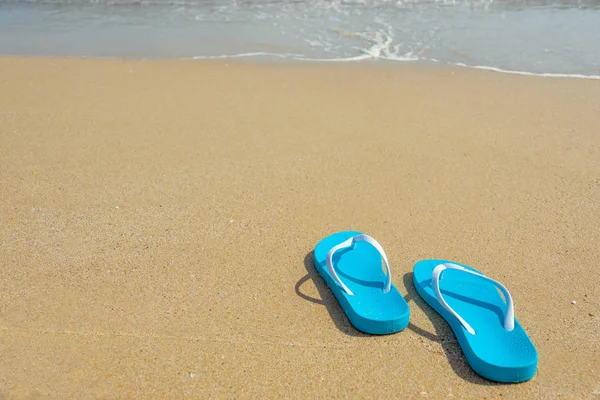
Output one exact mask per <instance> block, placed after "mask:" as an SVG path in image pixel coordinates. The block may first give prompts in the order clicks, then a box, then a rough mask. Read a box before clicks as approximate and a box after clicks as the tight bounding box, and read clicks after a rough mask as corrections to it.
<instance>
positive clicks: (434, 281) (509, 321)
mask: <svg viewBox="0 0 600 400" xmlns="http://www.w3.org/2000/svg"><path fill="white" fill-rule="evenodd" d="M446 269H455V270H458V271H462V272H466V273H468V274H472V275H476V276H478V277H480V278H482V279H485V280H487V281H489V282H491V283H493V284H494V285H496V286H497V287H498V289H500V290H501V291H502V293H503V294H504V297H505V298H506V313H505V315H504V329H506V330H507V331H509V332H510V331H512V330H513V329H515V309H514V305H513V299H512V296H511V295H510V293H509V292H508V289H506V288H505V287H504V286H503V285H502V284H501V283H500V282H498V281H495V280H493V279H491V278H488V277H487V276H485V275H482V274H479V273H477V272H475V271H471V270H470V269H467V268H465V267H462V266H460V265H456V264H451V263H446V264H440V265H438V266H437V267H435V268H434V270H433V273H432V275H431V285H432V287H433V292H434V293H435V297H436V298H437V300H438V301H439V302H440V304H441V305H442V307H444V308H445V309H446V311H448V312H449V313H450V314H452V315H454V317H456V319H457V320H458V321H459V322H460V323H461V325H462V326H463V327H464V328H465V329H466V330H467V332H469V333H470V334H471V335H475V334H476V333H475V330H474V329H473V328H472V327H471V325H469V323H468V322H467V321H465V320H464V318H463V317H461V316H460V315H459V314H458V313H457V312H456V311H454V310H453V309H452V307H450V306H449V305H448V303H446V300H444V298H443V297H442V292H441V291H440V276H441V275H442V272H444V271H445V270H446Z"/></svg>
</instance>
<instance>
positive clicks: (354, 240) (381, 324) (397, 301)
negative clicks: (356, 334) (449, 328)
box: [314, 231, 410, 335]
mask: <svg viewBox="0 0 600 400" xmlns="http://www.w3.org/2000/svg"><path fill="white" fill-rule="evenodd" d="M382 259H383V262H384V264H385V273H384V271H383V269H382V265H381V261H382ZM314 263H315V268H316V269H317V271H319V274H321V276H322V277H323V279H324V280H325V282H326V283H327V285H328V286H329V288H330V289H331V291H332V292H333V294H334V295H335V297H336V298H337V300H338V302H339V303H340V305H341V306H342V309H343V310H344V312H345V313H346V315H347V316H348V319H349V320H350V322H351V323H352V325H354V327H355V328H356V329H358V330H360V331H363V332H366V333H371V334H377V335H383V334H388V333H394V332H398V331H401V330H402V329H404V328H406V327H407V326H408V320H409V316H410V310H409V308H408V304H407V303H406V301H405V300H404V298H403V297H402V295H401V294H400V292H399V291H398V289H396V287H395V286H394V285H393V284H392V275H391V274H390V267H389V263H388V259H387V256H386V255H385V252H384V251H383V248H382V247H381V245H380V244H379V243H377V241H376V240H375V239H373V238H372V237H370V236H368V235H365V234H363V233H361V232H354V231H346V232H338V233H334V234H333V235H330V236H327V237H326V238H325V239H323V240H321V241H320V242H319V243H318V244H317V246H316V247H315V252H314ZM340 277H341V278H340Z"/></svg>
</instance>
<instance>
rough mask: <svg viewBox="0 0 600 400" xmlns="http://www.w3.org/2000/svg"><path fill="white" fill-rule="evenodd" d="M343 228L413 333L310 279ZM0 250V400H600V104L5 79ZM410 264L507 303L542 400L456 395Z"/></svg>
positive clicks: (212, 83) (518, 393)
mask: <svg viewBox="0 0 600 400" xmlns="http://www.w3.org/2000/svg"><path fill="white" fill-rule="evenodd" d="M347 229H354V230H360V231H362V232H365V233H368V234H370V235H371V236H373V237H375V238H376V239H377V240H378V241H379V242H380V243H381V244H382V245H383V246H384V248H385V250H386V252H387V254H388V257H389V260H390V265H391V270H392V274H393V282H394V284H395V285H396V286H397V287H398V289H399V290H400V291H401V292H402V294H403V295H405V296H406V300H407V301H408V303H409V305H410V307H411V324H410V326H409V327H408V328H407V329H406V330H405V331H403V332H400V333H398V334H394V335H388V336H379V337H374V336H368V335H364V334H361V333H360V332H358V331H356V330H354V329H353V328H352V326H351V325H350V324H349V322H348V320H347V319H346V318H345V316H344V314H343V312H342V310H341V308H340V307H339V305H338V303H337V302H336V300H335V298H334V297H333V295H332V294H331V293H330V292H329V291H328V289H327V287H326V286H325V284H324V282H323V281H322V280H321V278H320V277H319V276H318V274H317V273H316V271H315V270H314V267H313V265H312V250H313V248H314V246H315V245H316V243H317V242H318V241H319V240H320V239H322V238H323V237H325V236H326V235H329V234H331V233H333V232H336V231H340V230H347ZM0 245H1V247H0V360H1V362H0V398H6V399H12V398H15V399H20V398H27V399H29V398H31V399H35V398H53V399H68V398H77V399H86V398H100V399H104V398H106V399H112V398H169V399H176V398H184V397H186V398H382V399H383V398H431V399H447V398H452V397H454V398H457V399H458V398H460V399H464V398H472V399H484V398H487V399H491V398H498V397H500V396H502V398H504V399H521V398H543V399H553V398H572V399H600V394H599V393H600V289H599V286H598V285H599V282H600V81H593V80H577V79H555V78H535V77H522V76H510V75H503V74H498V73H493V72H484V71H469V70H464V69H456V70H451V69H438V68H431V67H427V66H405V65H404V66H403V65H397V64H396V65H394V64H387V65H369V64H366V65H339V64H336V65H333V64H304V65H302V64H296V65H292V64H289V65H288V64H244V63H223V62H218V63H212V62H198V61H120V60H76V59H50V58H48V59H38V58H10V57H4V58H0ZM424 258H444V259H448V260H453V261H457V262H460V263H464V264H468V265H471V266H473V267H475V268H477V269H479V270H480V271H482V272H483V273H485V274H487V275H488V276H490V277H493V278H495V279H497V280H499V281H501V282H502V283H504V284H505V285H506V286H507V287H508V289H509V290H510V291H511V293H512V295H513V298H514V301H515V305H516V316H517V318H518V320H519V322H520V323H521V324H522V325H523V327H524V328H525V329H526V331H527V332H528V334H529V336H530V337H531V339H532V341H533V342H534V344H535V345H536V347H537V350H538V352H539V365H538V372H537V375H536V377H535V378H534V379H533V380H531V381H529V382H527V383H523V384H518V385H499V384H494V383H491V382H488V381H486V380H484V379H481V378H479V377H478V376H477V375H475V374H474V373H473V372H472V371H471V370H470V368H469V367H468V364H467V363H466V362H465V360H464V358H463V356H462V353H461V350H460V347H459V346H458V344H457V342H456V340H455V338H454V335H453V334H452V331H451V330H450V328H449V327H448V325H447V324H446V323H445V322H444V320H443V319H442V318H441V317H440V316H438V315H437V314H436V313H435V312H434V311H433V310H432V309H431V308H429V307H428V306H427V305H426V304H425V303H424V302H423V301H422V300H421V299H420V297H419V296H418V294H417V293H416V291H415V289H414V286H413V284H412V277H411V271H412V267H413V265H414V263H415V262H416V261H418V260H420V259H424ZM573 302H575V303H576V304H573ZM594 393H596V394H594ZM2 396H3V397H2Z"/></svg>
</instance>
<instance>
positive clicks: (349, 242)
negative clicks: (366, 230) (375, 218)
mask: <svg viewBox="0 0 600 400" xmlns="http://www.w3.org/2000/svg"><path fill="white" fill-rule="evenodd" d="M356 242H367V243H369V244H370V245H371V246H373V247H375V249H376V250H377V251H378V252H379V254H380V255H381V258H383V262H384V264H385V272H386V275H387V279H386V281H385V285H384V287H383V293H387V292H389V291H390V289H391V287H392V274H391V272H390V265H389V263H388V259H387V256H386V255H385V251H383V247H381V245H380V244H379V243H378V242H377V240H375V239H373V238H372V237H371V236H369V235H365V234H361V235H356V236H353V237H351V238H350V239H348V240H345V241H343V242H342V243H340V244H338V245H337V246H333V247H332V248H331V250H329V252H328V253H327V260H326V262H327V269H328V270H329V273H330V274H331V276H332V277H333V279H334V280H335V281H336V283H337V284H338V285H340V287H341V288H342V289H344V291H345V292H346V293H348V294H349V295H350V296H354V293H352V291H351V290H350V289H348V286H346V284H344V282H342V280H341V279H340V277H339V276H338V274H337V272H335V269H334V268H333V254H334V253H335V252H336V251H338V250H342V249H346V248H348V247H352V246H354V244H355V243H356Z"/></svg>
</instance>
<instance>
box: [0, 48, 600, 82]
mask: <svg viewBox="0 0 600 400" xmlns="http://www.w3.org/2000/svg"><path fill="white" fill-rule="evenodd" d="M288 56H289V55H288V54H278V53H272V54H271V53H262V52H259V53H254V52H251V53H240V54H229V55H217V56H193V57H182V58H122V57H97V56H29V55H10V54H0V58H28V59H66V60H78V59H84V60H113V61H119V60H121V61H148V62H160V61H200V62H202V61H207V62H212V61H215V62H219V61H220V62H223V63H227V62H231V63H249V64H259V65H260V64H267V65H269V64H300V65H302V64H325V65H327V64H358V65H369V64H375V63H376V64H378V65H379V64H388V65H399V66H403V65H414V66H416V67H417V68H428V67H434V68H442V69H449V70H453V69H467V70H475V71H488V72H494V73H500V74H505V75H517V76H530V77H538V78H560V79H589V80H600V75H594V74H568V73H559V72H529V71H519V70H510V69H503V68H500V67H494V66H487V65H468V64H464V63H461V62H447V63H445V62H440V61H438V60H428V59H422V60H421V59H414V60H409V59H407V60H392V59H385V58H373V59H370V58H364V59H363V58H362V56H357V57H353V58H351V59H345V58H342V59H310V58H306V59H302V58H288ZM261 57H264V58H263V59H260V58H261Z"/></svg>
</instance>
